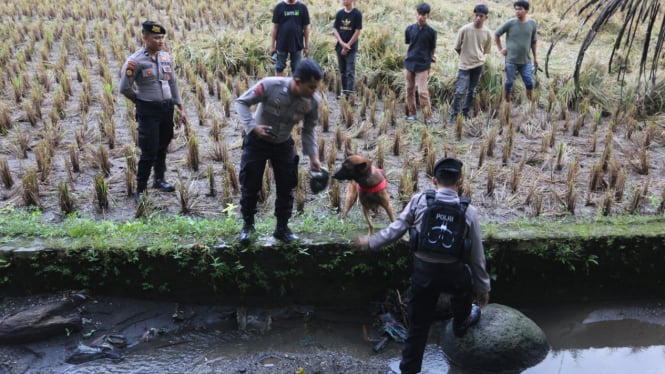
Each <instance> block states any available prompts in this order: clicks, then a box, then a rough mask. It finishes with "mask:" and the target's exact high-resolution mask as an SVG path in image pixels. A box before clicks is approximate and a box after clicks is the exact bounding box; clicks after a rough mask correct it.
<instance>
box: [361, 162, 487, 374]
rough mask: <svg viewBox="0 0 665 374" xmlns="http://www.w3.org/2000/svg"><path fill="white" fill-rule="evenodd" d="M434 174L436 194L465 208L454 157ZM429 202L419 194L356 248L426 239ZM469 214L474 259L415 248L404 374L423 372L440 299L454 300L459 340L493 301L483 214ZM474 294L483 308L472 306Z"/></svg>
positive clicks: (472, 209) (470, 255) (469, 210)
mask: <svg viewBox="0 0 665 374" xmlns="http://www.w3.org/2000/svg"><path fill="white" fill-rule="evenodd" d="M434 175H435V176H434V178H432V182H433V183H434V186H435V188H436V194H435V195H434V196H433V198H434V199H435V200H437V201H440V202H443V203H450V204H454V205H455V206H457V205H458V204H460V199H459V197H458V191H459V186H460V185H461V183H462V178H461V175H462V162H461V161H460V160H457V159H454V158H444V159H441V160H439V161H438V162H437V163H436V165H435V166H434ZM427 200H428V199H427V196H426V194H424V193H418V194H416V195H414V196H413V197H412V198H411V201H409V203H408V204H407V206H406V207H405V208H404V210H403V211H402V213H400V215H399V217H398V218H397V219H396V220H395V221H394V222H393V223H391V224H390V226H388V227H387V228H385V229H383V230H381V231H380V232H378V233H376V234H374V235H372V236H361V237H359V238H357V239H356V245H357V246H358V247H360V248H369V249H372V250H376V249H378V248H380V247H382V246H384V245H386V244H389V243H392V242H394V241H396V240H398V239H399V238H401V237H402V235H404V234H405V233H406V232H407V231H409V230H410V229H412V228H413V229H415V231H412V233H413V234H414V236H420V235H423V232H422V231H421V223H422V222H423V219H424V216H425V214H426V211H427V209H428V206H429V203H428V201H427ZM464 215H465V217H464V218H465V221H466V230H467V232H466V234H465V237H466V238H467V239H468V241H469V242H470V243H469V244H470V246H469V248H468V249H466V250H465V252H466V251H468V254H466V253H465V254H464V256H462V258H464V257H468V259H466V260H465V261H462V258H460V257H459V256H453V255H451V254H447V253H443V252H434V251H425V250H423V248H422V247H420V246H419V247H418V248H415V252H414V260H413V273H412V276H411V294H410V295H409V301H408V306H407V312H408V318H409V331H408V335H407V338H406V342H405V344H404V349H403V351H402V361H401V362H400V365H399V368H400V371H401V372H402V374H415V373H419V372H420V370H421V366H422V361H423V354H424V352H425V346H426V345H427V338H428V335H429V328H430V324H431V323H432V319H433V318H434V312H435V309H436V303H437V300H438V298H439V294H441V293H442V292H445V293H448V294H450V295H451V308H452V312H453V332H454V333H455V335H456V336H458V337H459V336H463V335H464V333H465V332H466V330H467V329H468V328H469V327H470V326H472V325H473V324H475V323H477V322H478V319H479V318H480V308H482V307H484V306H485V305H487V303H488V302H489V291H490V281H489V276H488V274H487V271H486V270H485V252H484V249H483V244H482V238H481V230H480V223H479V221H478V211H477V210H476V208H475V207H473V206H471V205H469V206H468V207H467V208H466V211H465V213H464ZM439 229H440V227H439ZM428 238H429V237H428ZM463 253H464V252H463ZM474 293H475V298H476V302H477V304H478V306H476V305H473V304H472V301H473V298H474Z"/></svg>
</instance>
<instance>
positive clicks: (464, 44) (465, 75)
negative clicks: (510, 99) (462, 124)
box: [450, 4, 492, 123]
mask: <svg viewBox="0 0 665 374" xmlns="http://www.w3.org/2000/svg"><path fill="white" fill-rule="evenodd" d="M488 13H489V9H488V8H487V6H486V5H483V4H479V5H476V6H475V8H473V22H471V23H469V24H466V25H464V26H462V28H461V29H460V30H459V31H458V32H457V40H456V41H455V47H454V48H455V51H456V52H457V53H458V54H459V57H460V62H459V70H458V71H457V85H456V86H455V97H454V98H453V104H452V108H451V109H450V122H451V123H453V122H455V120H456V118H457V116H458V115H459V109H460V108H459V106H460V102H461V101H462V97H464V96H465V94H466V99H465V100H464V105H463V106H462V115H463V116H464V119H467V118H469V110H470V109H471V104H472V103H473V98H474V96H475V95H476V87H478V82H479V81H480V76H481V75H482V73H483V65H484V64H485V55H486V54H488V53H489V51H490V49H491V48H492V31H491V30H490V29H489V28H488V27H487V26H485V21H486V20H487V14H488Z"/></svg>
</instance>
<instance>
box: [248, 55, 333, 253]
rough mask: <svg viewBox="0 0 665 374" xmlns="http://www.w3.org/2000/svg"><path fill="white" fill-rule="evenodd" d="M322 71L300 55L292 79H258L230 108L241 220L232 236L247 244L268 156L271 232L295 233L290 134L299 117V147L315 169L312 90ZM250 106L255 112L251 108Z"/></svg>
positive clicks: (286, 236) (285, 236)
mask: <svg viewBox="0 0 665 374" xmlns="http://www.w3.org/2000/svg"><path fill="white" fill-rule="evenodd" d="M322 77H323V73H322V72H321V68H320V67H319V65H318V64H317V63H316V62H314V60H311V59H304V60H302V61H301V62H300V64H298V67H297V68H296V70H295V71H294V72H293V78H287V77H269V78H264V79H261V80H260V81H259V82H258V83H256V84H255V85H254V86H253V87H252V88H250V89H249V90H247V91H246V92H245V93H243V94H242V95H240V97H238V98H237V99H236V101H235V108H236V112H237V113H238V117H239V118H240V122H241V123H242V125H243V127H244V130H245V134H246V135H245V138H244V140H243V147H242V157H241V159H240V212H241V214H242V218H243V221H244V225H243V227H242V230H241V231H240V235H239V237H238V242H239V243H240V244H243V245H245V244H249V243H250V242H251V240H252V238H251V236H252V234H253V233H254V215H255V214H256V204H257V202H258V199H259V190H260V189H261V185H262V183H263V172H264V171H265V167H266V162H267V161H268V160H270V164H271V166H272V169H273V172H274V177H275V188H276V195H277V196H276V198H275V218H276V219H277V225H276V227H275V231H274V232H273V234H272V235H273V236H274V237H275V238H276V239H278V240H281V241H283V242H285V243H291V242H293V241H295V240H297V239H298V237H297V236H296V235H295V234H294V233H293V232H292V231H291V230H290V229H289V227H288V222H289V219H290V218H291V214H292V211H293V201H294V197H295V192H294V191H295V188H296V186H297V185H298V162H299V157H298V155H297V154H296V153H295V146H294V142H293V138H292V137H291V133H292V130H293V127H294V126H296V125H297V124H298V123H300V122H301V121H302V149H303V153H304V154H306V155H307V156H309V165H310V170H311V171H313V172H318V171H321V162H320V161H319V153H318V150H317V143H316V133H315V128H316V126H317V125H318V123H319V101H320V97H319V95H318V94H317V93H316V90H317V89H318V88H319V83H320V82H321V78H322ZM254 105H256V112H255V113H252V109H251V108H252V107H253V106H254Z"/></svg>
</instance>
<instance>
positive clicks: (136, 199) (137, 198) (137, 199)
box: [134, 191, 144, 204]
mask: <svg viewBox="0 0 665 374" xmlns="http://www.w3.org/2000/svg"><path fill="white" fill-rule="evenodd" d="M143 194H144V191H138V192H137V193H136V195H135V196H134V202H136V203H137V204H140V203H141V201H142V200H143Z"/></svg>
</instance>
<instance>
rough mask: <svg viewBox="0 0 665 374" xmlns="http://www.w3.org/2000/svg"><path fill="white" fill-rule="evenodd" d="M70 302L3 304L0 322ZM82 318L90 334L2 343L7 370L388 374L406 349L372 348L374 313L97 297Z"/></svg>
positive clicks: (50, 298) (9, 373)
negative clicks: (37, 308)
mask: <svg viewBox="0 0 665 374" xmlns="http://www.w3.org/2000/svg"><path fill="white" fill-rule="evenodd" d="M62 297H63V295H42V296H34V297H18V298H3V299H2V303H1V304H0V305H1V306H0V308H1V312H0V320H1V319H2V318H4V317H6V316H8V315H11V314H13V313H15V312H17V311H20V310H25V309H29V308H32V307H35V306H37V305H44V304H45V303H49V302H54V301H58V300H60V299H62ZM79 313H80V315H81V317H82V318H83V325H82V329H81V330H80V331H73V330H71V331H64V330H63V331H62V332H60V333H58V334H56V335H55V336H52V337H50V338H45V339H43V340H39V341H35V342H24V343H16V344H9V345H0V358H1V359H0V373H6V374H18V373H65V372H66V373H91V372H116V373H121V372H122V373H147V372H150V373H157V372H170V373H296V370H297V369H299V368H302V369H304V370H305V372H306V373H321V374H327V373H330V374H333V373H386V372H387V371H388V367H389V362H390V361H391V360H393V361H394V360H395V358H396V357H399V349H400V348H401V345H400V344H397V343H395V342H389V343H388V344H387V345H386V347H385V348H384V349H383V350H382V351H381V352H380V353H374V352H373V351H372V343H368V342H365V341H364V338H363V326H365V327H366V329H367V331H368V336H370V337H371V338H378V337H379V336H380V333H379V331H378V330H377V329H376V328H375V327H374V326H373V325H372V324H373V323H374V321H373V316H372V311H370V310H348V309H346V310H345V309H343V308H339V309H337V310H333V309H318V308H314V307H311V306H290V307H284V308H278V309H249V310H248V309H244V308H240V309H239V308H238V307H235V306H220V305H191V304H190V305H184V304H179V303H176V302H154V301H146V300H133V299H123V298H109V297H94V296H93V297H91V299H90V300H89V301H87V302H86V303H84V304H83V305H82V306H81V307H80V309H79ZM238 316H241V318H238ZM109 336H110V337H112V339H108V338H106V337H109ZM105 338H106V339H105ZM123 338H124V340H123ZM119 341H122V342H123V344H119V343H117V342H119ZM104 342H105V343H106V344H105V345H104ZM124 343H126V345H124ZM114 344H116V345H114ZM99 347H103V349H104V350H103V353H101V352H100V348H99Z"/></svg>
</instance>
